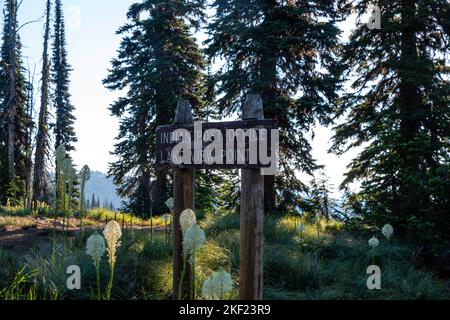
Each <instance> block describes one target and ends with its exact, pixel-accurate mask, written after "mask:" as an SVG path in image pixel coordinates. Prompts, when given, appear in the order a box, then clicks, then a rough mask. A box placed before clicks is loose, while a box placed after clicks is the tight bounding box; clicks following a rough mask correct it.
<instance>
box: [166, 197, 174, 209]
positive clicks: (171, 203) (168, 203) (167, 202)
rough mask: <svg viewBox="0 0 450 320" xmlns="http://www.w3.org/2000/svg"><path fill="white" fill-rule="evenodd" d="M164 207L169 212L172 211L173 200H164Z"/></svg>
mask: <svg viewBox="0 0 450 320" xmlns="http://www.w3.org/2000/svg"><path fill="white" fill-rule="evenodd" d="M166 206H167V208H169V210H170V211H171V212H172V211H173V198H169V199H167V200H166Z"/></svg>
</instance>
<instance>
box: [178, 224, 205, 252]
mask: <svg viewBox="0 0 450 320" xmlns="http://www.w3.org/2000/svg"><path fill="white" fill-rule="evenodd" d="M205 240H206V238H205V232H204V231H203V230H202V228H200V226H199V225H198V224H196V223H194V224H192V225H191V226H190V227H189V228H188V229H187V230H186V232H185V233H184V237H183V250H184V253H185V254H186V255H188V254H190V255H195V254H196V253H197V251H198V250H199V249H200V248H201V247H202V246H203V244H204V243H205Z"/></svg>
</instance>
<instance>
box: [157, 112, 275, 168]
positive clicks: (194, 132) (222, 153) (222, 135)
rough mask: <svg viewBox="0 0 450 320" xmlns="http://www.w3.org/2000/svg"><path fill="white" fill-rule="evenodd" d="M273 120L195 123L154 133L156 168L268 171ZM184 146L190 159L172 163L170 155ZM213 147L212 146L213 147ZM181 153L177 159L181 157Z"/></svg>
mask: <svg viewBox="0 0 450 320" xmlns="http://www.w3.org/2000/svg"><path fill="white" fill-rule="evenodd" d="M273 129H275V121H274V120H267V119H264V120H252V119H250V120H242V121H230V122H207V123H203V122H195V123H192V124H174V125H164V126H159V127H158V128H157V129H156V163H157V165H158V166H160V167H173V168H206V169H258V168H267V167H270V163H269V162H268V161H267V159H268V158H270V157H271V148H270V146H271V143H272V135H273ZM182 143H185V149H188V148H190V150H188V151H189V153H190V155H189V156H188V158H184V161H183V160H181V159H180V160H178V161H174V157H173V151H174V148H176V147H177V145H180V144H182ZM213 144H215V146H214V147H213ZM183 152H186V151H184V150H183V151H181V152H180V154H179V156H180V157H182V155H183Z"/></svg>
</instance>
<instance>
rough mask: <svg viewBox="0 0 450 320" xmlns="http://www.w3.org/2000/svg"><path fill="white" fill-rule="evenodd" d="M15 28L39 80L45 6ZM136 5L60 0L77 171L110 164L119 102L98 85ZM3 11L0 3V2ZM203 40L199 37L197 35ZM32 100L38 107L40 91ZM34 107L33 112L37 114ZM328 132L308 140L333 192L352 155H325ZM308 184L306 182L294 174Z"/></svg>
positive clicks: (28, 0)
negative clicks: (112, 108)
mask: <svg viewBox="0 0 450 320" xmlns="http://www.w3.org/2000/svg"><path fill="white" fill-rule="evenodd" d="M22 1H23V2H22V4H21V7H20V8H19V24H24V23H27V22H31V23H29V24H27V25H25V26H23V27H22V28H21V30H20V35H21V39H22V44H23V46H24V48H23V56H24V62H25V64H26V65H27V64H28V66H29V67H31V69H33V68H34V65H36V78H37V79H39V78H40V72H41V64H42V58H41V55H42V42H43V40H42V38H43V31H44V30H43V21H44V19H43V15H44V10H45V2H46V1H45V0H22ZM133 2H135V0H65V1H63V4H64V15H65V19H66V29H67V31H66V32H67V34H66V37H67V45H68V46H67V50H68V56H69V57H68V60H69V62H70V64H71V66H72V69H73V71H72V73H71V78H70V80H71V86H70V93H71V95H72V103H73V105H74V106H75V116H76V118H77V120H76V122H75V130H76V133H77V137H78V142H77V143H76V146H75V147H76V151H74V152H73V153H72V157H73V159H74V162H75V164H76V165H77V166H78V167H79V168H80V167H82V166H83V165H85V164H87V165H89V167H90V168H91V170H96V171H101V172H106V171H107V169H108V163H110V162H112V161H114V158H113V156H112V155H111V154H110V152H111V151H112V150H113V149H114V138H115V137H116V135H117V132H118V119H117V118H113V117H112V116H111V115H110V113H109V110H108V107H109V105H110V104H111V103H112V102H113V101H114V100H115V99H116V98H117V97H118V96H119V93H117V92H111V91H109V90H107V89H106V88H105V87H104V86H103V85H102V80H103V79H104V78H105V77H106V76H107V74H108V68H110V61H111V60H112V59H113V58H114V57H115V56H116V52H117V49H118V48H119V44H120V40H121V38H120V36H118V35H116V34H115V31H116V30H117V29H118V28H119V27H120V26H122V25H123V24H124V23H125V22H126V12H127V9H128V7H129V6H130V5H131V4H132V3H133ZM1 3H2V7H3V4H4V0H2V1H1ZM353 25H354V19H352V18H351V19H349V21H346V22H345V23H343V24H342V29H343V30H344V34H343V37H344V38H346V37H347V36H348V34H349V31H350V30H351V29H352V28H353ZM198 39H199V41H200V40H203V39H204V35H201V34H200V35H198ZM38 85H40V84H37V85H36V89H37V90H36V91H37V92H36V98H35V101H39V100H38V98H39V88H38ZM38 107H39V106H38V105H36V110H38ZM331 136H332V131H331V129H330V128H324V127H318V128H316V129H315V138H314V140H312V146H313V152H312V153H313V156H314V157H315V158H316V159H317V160H318V162H319V163H320V164H322V165H324V166H325V173H326V174H327V176H328V177H329V178H330V182H331V184H332V185H334V186H335V187H337V186H338V185H339V184H340V183H341V181H342V180H343V175H344V173H345V171H346V165H347V164H348V163H349V162H350V160H351V159H352V158H353V157H354V156H355V155H356V152H355V151H352V152H348V153H347V154H345V155H344V156H341V157H337V156H335V155H332V154H329V153H328V152H327V150H328V149H329V147H330V142H329V140H330V138H331ZM299 175H300V176H301V178H303V179H305V180H306V181H308V180H309V179H311V177H309V176H306V175H303V174H299Z"/></svg>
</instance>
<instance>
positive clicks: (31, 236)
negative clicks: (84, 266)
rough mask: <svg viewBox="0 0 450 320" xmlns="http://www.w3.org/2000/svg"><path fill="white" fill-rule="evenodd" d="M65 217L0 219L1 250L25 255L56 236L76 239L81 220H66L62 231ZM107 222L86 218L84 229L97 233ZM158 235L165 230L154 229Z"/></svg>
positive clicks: (141, 227) (144, 227)
mask: <svg viewBox="0 0 450 320" xmlns="http://www.w3.org/2000/svg"><path fill="white" fill-rule="evenodd" d="M63 224H64V222H63V219H62V218H57V219H53V218H47V217H41V216H37V217H36V216H25V217H17V216H0V247H2V248H4V249H9V250H13V251H14V252H16V253H23V252H26V251H27V250H29V249H32V248H39V249H45V248H48V247H50V246H51V242H52V237H53V235H54V234H56V235H62V234H63V233H66V235H67V237H68V239H69V240H73V239H75V238H76V236H77V234H78V233H79V232H80V220H79V219H76V218H69V219H66V222H65V227H64V229H63ZM105 224H106V222H104V221H98V220H95V219H84V220H83V228H84V229H85V230H97V229H101V228H102V227H104V226H105ZM127 227H128V228H131V229H132V230H145V229H150V226H149V225H148V224H145V225H142V224H137V225H136V224H135V225H132V226H130V225H127ZM154 231H155V232H164V227H161V226H156V227H154Z"/></svg>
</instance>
